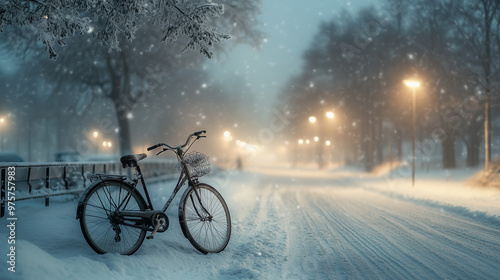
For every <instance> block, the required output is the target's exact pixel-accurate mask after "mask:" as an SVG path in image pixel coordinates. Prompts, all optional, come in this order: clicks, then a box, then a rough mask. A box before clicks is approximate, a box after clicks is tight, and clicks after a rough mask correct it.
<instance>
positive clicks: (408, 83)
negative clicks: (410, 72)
mask: <svg viewBox="0 0 500 280" xmlns="http://www.w3.org/2000/svg"><path fill="white" fill-rule="evenodd" d="M403 83H404V84H405V85H406V86H407V87H411V88H417V87H419V86H420V82H419V81H412V80H404V81H403Z"/></svg>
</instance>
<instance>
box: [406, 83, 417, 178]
mask: <svg viewBox="0 0 500 280" xmlns="http://www.w3.org/2000/svg"><path fill="white" fill-rule="evenodd" d="M403 83H404V84H405V85H406V86H407V87H409V88H411V89H412V114H411V115H412V126H411V185H412V186H415V122H416V121H415V115H416V107H417V102H416V92H417V88H418V87H419V86H420V82H419V81H414V80H404V81H403Z"/></svg>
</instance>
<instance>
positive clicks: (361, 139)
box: [283, 0, 500, 170]
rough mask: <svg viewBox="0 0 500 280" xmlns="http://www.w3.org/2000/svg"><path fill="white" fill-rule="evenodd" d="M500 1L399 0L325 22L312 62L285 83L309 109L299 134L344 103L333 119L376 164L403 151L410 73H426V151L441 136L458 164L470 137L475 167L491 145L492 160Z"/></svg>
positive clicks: (422, 137) (421, 94)
mask: <svg viewBox="0 0 500 280" xmlns="http://www.w3.org/2000/svg"><path fill="white" fill-rule="evenodd" d="M499 4H500V2H499V1H495V0H475V1H452V0H415V1H399V0H391V1H386V3H385V5H384V6H382V7H377V8H375V7H369V8H365V9H362V10H360V11H359V12H358V13H357V14H355V15H352V14H350V13H348V12H343V13H341V14H339V15H338V16H336V17H334V18H332V19H331V20H329V21H325V22H323V23H322V24H321V25H320V26H319V29H318V32H317V34H316V36H315V38H314V40H313V41H312V43H311V45H310V47H309V48H308V50H307V51H306V52H305V53H304V54H303V59H304V66H303V69H302V71H301V72H300V74H298V75H297V76H295V77H293V78H292V79H290V81H289V83H288V85H287V86H286V87H285V88H284V90H283V98H284V99H285V100H287V102H288V103H289V104H290V106H291V108H293V109H294V110H295V111H296V112H297V113H298V114H299V115H300V116H301V117H299V118H295V120H296V121H297V122H296V123H295V127H296V128H295V129H294V130H293V131H291V133H290V137H291V139H294V141H296V140H295V139H297V138H300V137H302V135H304V134H305V133H306V132H307V130H308V129H309V128H307V127H308V124H307V117H308V116H310V115H314V114H316V115H319V114H323V112H324V111H326V110H334V112H335V114H336V120H335V123H326V121H325V123H324V125H323V127H324V129H328V130H330V131H331V132H330V133H331V135H334V136H333V137H334V141H335V142H336V144H337V147H336V149H337V150H338V151H341V152H344V153H345V157H346V160H349V161H351V162H354V163H358V164H362V165H364V166H365V167H366V169H367V170H371V169H373V168H374V166H376V165H377V164H380V163H382V162H383V161H385V160H387V159H388V158H389V157H390V156H391V155H392V157H393V158H397V159H400V160H403V159H404V157H406V156H408V157H409V155H403V148H402V146H403V140H405V139H408V140H409V139H410V135H411V133H410V132H411V130H410V129H411V125H412V122H411V121H412V117H411V116H412V111H411V110H412V99H411V89H410V88H408V87H406V86H405V85H404V84H403V82H402V81H403V80H405V79H418V80H419V81H420V82H421V85H420V87H419V88H418V89H417V94H416V95H417V98H416V110H417V121H416V123H417V132H418V133H417V141H418V142H419V152H418V153H417V156H421V157H425V156H427V157H430V156H432V155H433V154H434V153H435V151H436V149H434V148H432V147H431V146H432V145H441V149H440V150H441V153H442V166H443V167H444V168H454V167H456V165H457V160H456V152H457V151H456V147H455V144H456V143H458V142H457V141H462V142H463V144H464V145H465V147H466V151H465V152H466V155H465V158H466V165H467V166H478V165H479V164H480V152H481V151H482V150H481V149H482V148H483V147H484V151H485V158H486V164H488V162H489V159H490V157H491V147H492V145H491V139H492V135H493V136H495V133H492V129H491V126H492V111H494V108H495V107H496V106H495V102H497V97H498V93H499V91H498V90H499V88H498V86H499V84H498V82H499V81H498V80H496V79H495V78H496V77H498V75H499V70H500V68H499V66H500V7H499ZM483 141H484V143H485V144H484V145H483Z"/></svg>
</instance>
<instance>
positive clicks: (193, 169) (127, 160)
mask: <svg viewBox="0 0 500 280" xmlns="http://www.w3.org/2000/svg"><path fill="white" fill-rule="evenodd" d="M203 133H206V131H205V130H203V131H198V132H194V133H192V134H190V135H189V136H188V138H187V139H186V142H185V143H184V144H183V145H178V146H176V147H173V146H170V145H168V144H165V143H159V144H156V145H153V146H151V147H149V148H148V149H147V150H148V151H151V150H154V149H156V148H159V147H163V149H162V150H161V151H160V152H158V153H157V154H156V155H157V156H158V155H160V154H161V153H163V152H166V151H173V152H174V153H175V154H176V156H177V159H178V161H179V163H178V165H177V166H178V169H179V170H180V176H179V179H178V181H177V184H176V186H175V188H174V190H173V192H172V194H171V195H170V198H169V199H168V201H167V202H166V203H165V205H164V206H163V208H162V209H161V210H155V209H154V208H153V204H152V203H151V199H150V197H149V192H148V189H147V186H146V182H145V180H144V177H143V175H142V171H141V168H140V167H139V164H138V162H139V161H140V160H142V159H144V158H146V156H147V155H146V154H136V155H125V156H122V157H121V158H120V162H121V163H122V166H123V168H135V170H136V172H137V173H136V174H135V176H134V177H133V178H129V177H128V176H125V175H109V174H99V173H96V174H91V175H89V179H90V180H91V182H92V184H91V185H90V186H89V187H88V188H87V189H86V190H85V191H84V193H83V194H82V196H81V199H80V201H79V202H78V207H77V214H76V218H77V219H79V220H80V227H81V229H82V233H83V236H84V237H85V240H86V241H87V243H88V244H89V245H90V247H91V248H92V249H93V250H94V251H95V252H97V253H99V254H105V253H119V254H122V255H131V254H133V253H135V252H136V251H137V250H138V249H139V247H140V246H141V245H142V243H143V241H144V238H145V237H146V232H151V234H150V235H148V236H147V237H146V238H147V239H153V238H154V236H155V234H156V233H157V232H165V231H166V230H167V229H168V227H169V220H168V217H167V214H166V213H165V211H166V210H167V209H168V207H169V206H170V204H171V203H172V201H173V199H174V197H175V196H176V195H177V193H178V192H179V190H180V189H181V188H182V186H183V185H184V184H185V183H186V181H187V182H188V186H187V189H186V191H185V192H184V194H183V195H182V197H181V200H180V203H179V210H178V216H179V223H180V225H181V229H182V232H183V234H184V236H185V237H186V238H187V239H188V240H189V242H191V244H192V245H193V246H194V247H195V248H196V249H197V250H198V251H200V252H202V253H204V254H208V253H219V252H221V251H222V250H224V249H225V248H226V246H227V244H228V243H229V239H230V236H231V217H230V214H229V209H228V207H227V205H226V202H225V201H224V199H223V198H222V196H221V195H220V193H219V192H218V191H217V190H215V189H214V188H213V187H211V186H210V185H208V184H205V183H200V182H199V181H198V178H199V177H201V176H203V175H205V174H208V173H209V172H210V161H209V159H208V157H207V156H206V155H204V154H202V153H198V152H191V153H187V152H188V151H189V149H190V148H191V146H192V145H193V144H194V143H195V142H196V141H197V140H198V139H200V138H204V137H206V136H202V134H203ZM193 139H194V140H193ZM186 147H187V148H186ZM185 148H186V149H185ZM139 181H140V182H141V184H142V186H143V193H144V195H145V197H146V200H145V199H144V197H143V196H142V194H141V193H140V192H139V190H138V183H139Z"/></svg>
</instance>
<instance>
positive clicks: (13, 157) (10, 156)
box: [0, 152, 24, 162]
mask: <svg viewBox="0 0 500 280" xmlns="http://www.w3.org/2000/svg"><path fill="white" fill-rule="evenodd" d="M23 161H24V159H23V158H22V157H21V156H20V155H19V154H18V153H15V152H0V162H23Z"/></svg>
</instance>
